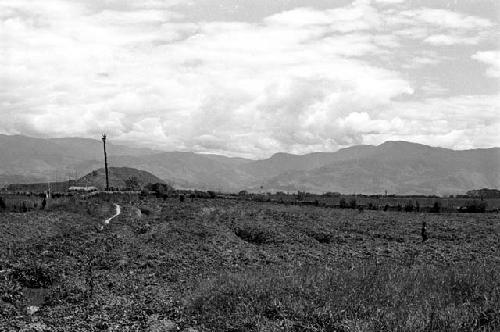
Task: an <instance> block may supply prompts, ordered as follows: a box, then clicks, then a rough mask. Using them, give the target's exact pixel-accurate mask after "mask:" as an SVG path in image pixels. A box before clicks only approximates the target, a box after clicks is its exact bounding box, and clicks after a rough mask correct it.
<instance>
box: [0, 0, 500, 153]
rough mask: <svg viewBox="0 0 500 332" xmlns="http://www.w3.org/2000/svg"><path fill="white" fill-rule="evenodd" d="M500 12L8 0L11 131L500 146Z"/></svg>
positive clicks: (436, 4) (248, 0)
mask: <svg viewBox="0 0 500 332" xmlns="http://www.w3.org/2000/svg"><path fill="white" fill-rule="evenodd" d="M499 20H500V2H498V1H496V0H413V1H412V0H355V1H347V0H345V1H344V0H273V1H271V0H136V1H134V0H44V1H39V0H0V119H1V120H0V133H3V134H23V135H28V136H35V137H75V136H78V137H89V138H96V139H99V138H100V134H101V133H103V132H106V133H107V134H108V138H109V140H110V141H112V142H118V143H119V142H127V143H129V144H134V145H138V146H149V147H152V148H155V149H160V150H166V151H174V150H175V151H193V152H202V153H218V154H224V155H228V156H241V157H248V158H264V157H268V156H270V155H272V154H273V153H276V152H289V153H297V154H304V153H308V152H313V151H336V150H338V149H339V148H343V147H347V146H351V145H357V144H381V143H383V142H384V141H387V140H404V141H412V142H417V143H422V144H427V145H432V146H441V147H446V148H453V149H470V148H486V147H493V146H500V112H499V106H500V94H499V91H500V90H499V87H500V85H499V82H500V81H499V79H500V45H499V41H500V38H499V37H500V30H499V23H500V22H499Z"/></svg>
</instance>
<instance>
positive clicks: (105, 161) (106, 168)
mask: <svg viewBox="0 0 500 332" xmlns="http://www.w3.org/2000/svg"><path fill="white" fill-rule="evenodd" d="M102 143H103V144H104V171H105V172H106V191H109V178H108V155H107V154H106V134H102Z"/></svg>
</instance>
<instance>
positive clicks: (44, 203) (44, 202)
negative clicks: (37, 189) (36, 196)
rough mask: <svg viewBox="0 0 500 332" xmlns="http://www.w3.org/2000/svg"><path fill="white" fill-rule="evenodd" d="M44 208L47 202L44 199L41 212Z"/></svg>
mask: <svg viewBox="0 0 500 332" xmlns="http://www.w3.org/2000/svg"><path fill="white" fill-rule="evenodd" d="M45 206H47V200H46V199H45V198H44V199H43V201H42V210H44V209H45Z"/></svg>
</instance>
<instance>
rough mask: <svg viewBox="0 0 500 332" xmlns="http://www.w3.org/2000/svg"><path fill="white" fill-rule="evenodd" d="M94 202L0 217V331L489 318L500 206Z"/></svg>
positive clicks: (441, 324)
mask: <svg viewBox="0 0 500 332" xmlns="http://www.w3.org/2000/svg"><path fill="white" fill-rule="evenodd" d="M106 204H107V205H106V206H105V207H97V206H95V207H93V208H89V207H87V208H84V209H83V208H79V209H77V208H68V209H64V208H59V209H55V210H52V211H40V210H37V211H30V212H27V213H2V214H0V243H1V248H2V251H1V253H0V295H1V301H0V330H2V331H3V330H6V331H9V330H12V331H18V330H23V329H24V330H25V331H33V330H34V331H37V330H38V331H44V330H47V331H68V330H72V331H90V330H95V331H97V330H108V331H143V330H149V331H162V330H164V331H167V330H172V331H174V330H185V331H188V330H189V329H191V331H194V330H197V331H476V330H479V331H481V330H482V331H496V330H498V329H499V327H500V248H499V247H500V216H499V215H498V214H464V213H461V214H430V213H426V214H420V213H404V212H389V211H388V212H383V211H366V210H365V211H364V212H359V211H358V210H340V209H331V208H322V207H315V206H287V205H283V204H281V205H280V204H273V203H257V202H251V201H234V200H222V199H197V200H195V201H193V202H191V201H186V202H184V203H181V202H179V201H178V199H173V198H172V199H168V200H165V201H164V200H157V199H154V198H149V199H147V200H142V201H138V202H133V203H131V204H124V205H122V211H123V213H122V215H120V216H119V217H117V218H115V219H113V221H112V222H111V224H109V225H106V226H104V227H101V226H103V225H102V220H103V216H104V215H105V214H106V213H108V212H109V215H110V216H111V215H112V214H113V212H112V209H111V208H110V205H109V204H110V203H106ZM70 211H73V212H70ZM139 211H142V212H141V213H139ZM423 221H425V222H426V223H427V229H428V233H429V240H428V241H427V242H425V243H422V240H421V236H420V229H421V224H422V222H423ZM30 306H31V308H33V306H34V307H36V308H39V310H38V311H36V312H32V313H31V314H30V313H27V308H30Z"/></svg>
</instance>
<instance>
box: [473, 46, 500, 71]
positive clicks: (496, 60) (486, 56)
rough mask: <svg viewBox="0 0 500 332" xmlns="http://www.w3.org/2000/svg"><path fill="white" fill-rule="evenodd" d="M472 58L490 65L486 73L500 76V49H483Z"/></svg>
mask: <svg viewBox="0 0 500 332" xmlns="http://www.w3.org/2000/svg"><path fill="white" fill-rule="evenodd" d="M472 59H474V60H477V61H480V62H483V63H485V64H487V65H489V66H490V67H489V68H488V70H487V71H486V74H487V75H488V76H490V77H500V51H483V52H477V53H475V54H474V55H472Z"/></svg>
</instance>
